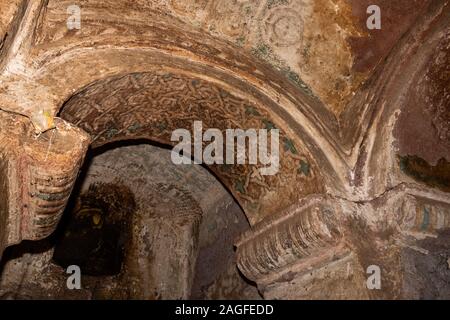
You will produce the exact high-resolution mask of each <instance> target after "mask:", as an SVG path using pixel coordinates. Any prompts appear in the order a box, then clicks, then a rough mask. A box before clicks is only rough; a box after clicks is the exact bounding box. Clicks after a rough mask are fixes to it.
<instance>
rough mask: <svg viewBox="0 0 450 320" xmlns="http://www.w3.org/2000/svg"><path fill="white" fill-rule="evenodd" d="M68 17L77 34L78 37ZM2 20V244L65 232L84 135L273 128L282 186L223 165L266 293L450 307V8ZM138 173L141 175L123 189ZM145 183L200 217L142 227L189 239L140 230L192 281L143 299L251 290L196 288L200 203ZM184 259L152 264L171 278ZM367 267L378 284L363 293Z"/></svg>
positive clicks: (139, 6) (218, 277)
mask: <svg viewBox="0 0 450 320" xmlns="http://www.w3.org/2000/svg"><path fill="white" fill-rule="evenodd" d="M73 4H76V5H79V7H80V8H81V28H80V29H74V30H69V29H68V27H67V19H68V18H69V15H70V13H68V12H67V8H68V7H69V6H70V5H73ZM371 4H376V5H378V6H379V7H380V8H381V13H382V28H381V30H368V29H367V27H366V20H367V17H368V15H367V13H366V12H367V11H366V10H367V7H368V6H369V5H371ZM0 7H1V9H2V10H1V13H0V19H1V21H0V124H1V126H0V142H1V144H0V192H1V194H0V241H1V242H0V249H3V248H5V247H6V246H9V245H12V244H16V243H19V242H20V241H21V240H26V239H28V240H37V239H41V238H45V237H46V236H47V235H49V234H50V233H51V232H52V231H53V230H54V229H55V228H56V224H57V222H58V219H59V218H60V216H61V213H62V211H63V209H64V207H65V204H66V202H67V199H68V197H69V194H70V191H71V189H72V186H73V184H74V182H75V180H76V177H77V175H78V171H79V168H80V164H81V162H82V160H83V157H84V155H85V153H86V149H87V147H88V145H89V143H90V141H91V143H90V145H91V146H92V148H103V147H105V146H108V145H111V144H112V145H114V144H115V143H120V142H123V141H136V140H139V141H141V142H142V141H143V140H145V141H153V142H156V143H159V144H162V145H165V146H168V145H170V133H171V132H172V131H173V130H174V129H179V128H186V129H191V128H192V124H193V122H194V121H196V120H201V121H203V124H204V130H206V129H208V128H218V129H220V130H225V129H227V128H241V129H248V128H254V129H263V128H266V129H271V128H278V129H280V133H281V140H280V142H281V152H280V171H279V173H278V174H276V175H274V176H261V175H259V174H258V170H257V169H258V166H257V165H239V166H220V165H218V166H213V167H211V168H210V169H211V171H212V172H213V173H214V174H215V175H216V176H217V177H218V179H220V181H221V182H222V183H223V184H224V185H225V186H226V188H227V189H228V190H229V191H230V192H231V194H232V195H233V196H234V198H235V199H236V200H237V202H238V204H239V205H240V207H241V208H242V209H243V211H244V214H245V216H246V217H247V219H248V221H249V223H250V225H251V229H250V230H248V231H246V232H243V230H240V229H239V232H237V231H236V230H235V231H236V232H235V231H233V232H231V233H228V236H229V237H231V235H233V238H236V246H237V250H236V251H237V258H236V259H237V261H235V263H236V265H237V266H239V268H240V270H241V272H242V273H243V275H244V276H246V277H247V278H248V280H250V281H253V282H255V283H256V284H257V286H258V289H259V290H260V292H261V293H262V294H263V296H264V297H265V298H302V299H309V298H342V299H345V298H360V299H366V298H374V299H376V298H388V299H397V298H404V297H413V298H430V297H432V298H445V297H448V296H449V291H450V286H449V285H448V280H445V279H448V272H449V270H448V268H447V269H446V265H447V261H448V258H449V256H450V248H449V246H448V241H446V239H448V234H449V232H450V231H449V229H450V227H449V214H450V213H449V212H450V196H449V192H450V144H449V110H450V103H449V92H448V90H449V63H448V62H449V36H450V24H449V21H450V3H449V1H448V0H426V1H420V0H414V1H411V0H397V1H389V0H373V1H372V0H371V1H369V0H367V1H366V0H363V1H360V0H267V1H252V0H232V1H229V0H200V1H198V0H154V1H148V0H138V1H131V0H130V1H128V0H123V1H112V0H103V1H101V0H84V1H76V3H74V2H73V1H56V0H55V1H54V0H49V1H44V0H36V1H25V0H24V1H1V0H0ZM131 160H132V159H129V158H127V157H124V158H123V159H122V161H123V163H124V164H126V163H132V162H131ZM141 175H142V172H133V173H130V175H129V177H130V181H134V179H138V178H139V177H140V176H141ZM153 175H155V176H158V175H157V174H156V173H151V172H149V173H148V176H145V179H149V180H151V177H152V176H153ZM110 176H113V175H110ZM192 177H193V178H192V179H195V178H194V177H196V175H195V174H194V173H193V175H192ZM163 182H164V181H162V182H161V183H163ZM108 183H110V182H108ZM135 186H136V185H134V187H135ZM127 188H128V189H130V190H132V189H133V186H131V185H130V186H128V187H127ZM149 188H150V187H149ZM167 188H168V189H167ZM151 189H152V190H153V191H152V192H153V193H152V194H153V195H154V197H155V199H159V200H160V199H179V200H180V201H181V200H182V199H185V200H186V201H187V202H183V201H181V202H174V203H176V204H174V203H170V204H168V205H167V208H173V210H174V211H177V210H176V208H177V205H178V206H179V208H178V209H180V208H185V207H186V210H185V211H186V217H189V218H187V219H186V221H184V220H185V219H184V218H183V217H184V214H182V213H180V211H177V212H178V213H180V214H179V215H178V214H174V215H173V216H171V217H170V218H166V217H165V216H164V215H162V216H158V215H155V216H148V217H146V216H145V215H142V216H141V217H142V218H141V220H137V221H134V220H133V221H132V222H131V224H130V225H131V226H135V227H138V229H145V228H148V230H153V232H156V231H155V230H160V231H161V233H162V234H164V235H168V233H169V232H168V230H169V229H168V228H172V227H176V228H178V229H176V230H178V233H177V234H179V236H178V237H176V238H172V239H170V237H169V238H168V239H167V240H164V241H167V242H164V241H163V240H161V239H159V238H152V236H148V237H145V239H153V240H152V241H153V242H152V243H153V245H154V247H152V248H154V250H156V251H158V250H160V249H158V248H163V247H164V245H166V244H167V245H169V246H172V247H173V248H178V249H177V250H176V251H177V252H178V253H177V255H176V258H174V259H175V261H178V263H177V264H176V265H177V267H176V269H177V277H179V278H177V279H180V280H179V281H178V280H177V281H173V282H170V281H169V280H167V281H168V282H167V283H169V282H170V285H169V287H170V289H168V288H169V287H167V288H165V289H162V288H160V287H158V286H156V287H152V285H150V284H149V286H148V287H146V288H144V289H142V290H141V289H139V290H141V291H139V292H140V293H139V294H140V295H139V296H140V297H145V298H158V297H160V298H166V297H187V296H189V294H192V295H193V296H195V295H197V296H199V295H200V296H201V297H204V298H214V297H225V296H226V295H225V293H227V292H228V295H227V297H235V296H236V295H239V294H241V293H242V294H243V295H245V294H244V293H243V292H248V291H247V289H245V287H244V286H243V287H240V285H242V283H239V278H234V274H233V271H234V269H233V266H231V267H230V266H229V265H228V264H226V265H227V268H225V269H227V270H228V271H227V272H228V275H227V272H225V271H224V272H222V271H221V272H220V274H218V273H217V274H216V273H214V274H213V275H209V276H205V277H206V278H208V279H210V280H211V281H212V282H214V283H215V284H214V285H212V286H209V284H210V283H211V281H209V280H208V288H206V289H205V290H203V289H204V288H203V289H201V288H199V287H198V286H197V287H196V285H195V284H194V282H195V281H194V280H192V279H197V282H196V283H200V282H201V280H199V279H198V274H197V275H196V274H195V269H194V267H193V265H195V264H197V268H201V267H198V266H199V265H198V261H200V260H201V259H203V258H204V259H205V261H206V260H207V257H206V256H202V252H201V247H202V246H201V244H199V242H198V239H197V238H196V237H197V235H198V234H199V231H198V230H199V228H200V229H201V228H202V227H201V223H200V220H197V219H198V218H196V217H198V216H199V215H198V214H197V212H198V210H200V209H201V210H203V209H204V208H203V207H202V205H201V204H199V202H197V204H195V203H194V202H195V201H194V202H191V201H190V200H188V199H190V197H193V196H194V195H189V192H187V191H186V190H184V191H183V190H182V189H180V188H178V187H177V188H172V187H170V186H168V185H164V186H162V185H160V184H158V183H156V182H151ZM158 190H159V191H158ZM168 190H174V191H173V192H175V193H174V195H172V198H171V193H170V192H169V191H168ZM204 190H205V191H204V192H205V193H206V192H207V193H208V194H214V191H213V190H208V189H204ZM137 191H139V190H136V192H137ZM136 192H135V191H133V193H134V194H136ZM178 192H179V193H178ZM166 197H167V198H166ZM149 199H151V197H150V198H149ZM149 199H148V200H149ZM159 200H158V201H159ZM158 201H157V202H158ZM189 203H190V204H189ZM236 205H237V204H236ZM163 207H165V206H161V207H159V209H158V211H161V210H163V209H164V208H163ZM199 208H200V209H199ZM91 209H92V208H91ZM94 209H95V208H94ZM97 209H98V208H97ZM141 209H142V208H141ZM94 211H95V210H94ZM144 211H145V210H144ZM163 211H164V210H163ZM145 212H147V213H148V211H145ZM177 217H178V218H177ZM178 219H180V220H178ZM180 221H182V222H180ZM167 224H169V225H167ZM200 233H201V232H200ZM235 233H236V234H235ZM238 235H239V237H237V236H238ZM136 236H137V235H136ZM137 237H138V236H137ZM139 237H140V236H139ZM139 237H138V238H136V239H135V240H136V241H137V239H141V240H142V239H143V238H139ZM180 239H184V240H183V242H182V243H178V242H177V241H178V240H180ZM227 239H228V238H227ZM137 242H139V241H137ZM146 250H152V249H151V248H149V247H145V248H144V247H141V246H137V247H135V248H134V249H132V250H131V251H130V252H147V251H146ZM199 250H200V251H199ZM211 254H212V253H211ZM197 257H202V258H201V259H200V258H198V259H200V260H198V261H197V260H196V259H197ZM136 259H138V257H133V258H132V259H131V260H130V261H128V262H127V263H129V264H130V265H133V263H136V261H137V260H136ZM171 259H172V258H169V257H165V256H159V255H157V258H156V260H158V261H159V262H160V263H162V264H164V265H165V266H167V265H170V264H172V263H173V260H171ZM186 259H187V260H186ZM195 261H197V263H196V262H195ZM230 261H231V260H230ZM155 263H157V262H155V261H153V260H152V261H151V262H150V261H148V260H146V262H145V264H148V265H149V267H148V268H145V270H146V271H148V274H157V277H158V278H161V279H167V277H168V275H167V273H165V272H166V270H160V269H158V270H155V269H154V266H155V265H156V264H155ZM217 265H219V264H217ZM373 265H376V266H379V267H380V269H381V275H382V287H381V289H380V290H369V289H368V288H367V286H366V279H367V274H366V270H367V268H368V267H369V266H373ZM197 270H198V269H197ZM230 270H231V271H230ZM429 270H435V271H436V272H429ZM144 273H145V272H144ZM125 274H127V275H131V274H132V273H131V271H130V272H129V273H126V272H125ZM139 277H143V276H142V271H141V272H140V276H137V278H138V279H140V280H139V281H141V278H139ZM149 279H150V278H149ZM236 279H237V280H236ZM148 281H150V280H148ZM192 281H193V282H192ZM115 283H116V284H117V283H119V282H117V281H116V282H115ZM144 283H151V281H150V282H144ZM224 283H228V284H229V287H227V288H224V287H222V285H224V286H226V285H225V284H224ZM200 287H201V286H200ZM150 288H152V289H151V290H150ZM228 289H229V290H228ZM241 289H242V290H241ZM146 290H147V291H146ZM148 290H150V291H148ZM152 292H157V293H158V294H159V295H157V294H155V295H153V296H152ZM199 292H201V293H199ZM131 296H132V295H131Z"/></svg>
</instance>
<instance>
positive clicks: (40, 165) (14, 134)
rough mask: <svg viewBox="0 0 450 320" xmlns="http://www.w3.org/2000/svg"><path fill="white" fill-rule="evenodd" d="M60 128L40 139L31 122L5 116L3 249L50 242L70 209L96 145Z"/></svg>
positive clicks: (0, 154)
mask: <svg viewBox="0 0 450 320" xmlns="http://www.w3.org/2000/svg"><path fill="white" fill-rule="evenodd" d="M55 125H56V128H55V129H54V130H50V131H47V132H45V133H43V134H41V135H40V136H35V135H34V134H33V132H34V128H33V126H32V125H31V122H30V121H29V120H28V119H27V118H25V117H22V116H19V115H14V114H10V113H5V112H0V179H1V183H0V235H1V239H0V249H4V248H5V247H6V246H9V245H12V244H17V243H19V242H20V241H22V240H37V239H42V238H44V237H46V236H48V235H49V234H50V233H52V232H53V231H54V229H55V227H56V225H57V223H58V222H59V219H60V216H61V214H62V212H63V210H64V208H65V206H66V204H67V200H68V199H69V196H70V193H71V191H72V188H73V185H74V183H75V180H76V178H77V175H78V171H79V168H80V166H81V164H82V161H83V159H84V155H85V153H86V151H87V148H88V146H89V142H90V139H89V137H88V135H87V134H86V133H85V132H83V131H82V130H80V129H78V128H76V127H74V126H72V125H70V124H68V123H67V122H65V121H63V120H60V119H56V122H55ZM1 251H2V250H1ZM1 251H0V252H1Z"/></svg>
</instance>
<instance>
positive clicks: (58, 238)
mask: <svg viewBox="0 0 450 320" xmlns="http://www.w3.org/2000/svg"><path fill="white" fill-rule="evenodd" d="M142 144H147V145H152V146H155V147H158V148H162V149H171V146H168V145H164V144H160V143H157V142H154V141H151V140H148V139H134V140H122V141H115V142H111V143H108V144H105V145H103V146H101V147H98V148H95V149H90V150H89V151H88V153H87V155H86V158H85V161H84V163H83V166H82V167H81V169H80V173H79V176H78V179H77V180H76V183H75V185H74V188H73V191H72V193H71V196H70V198H69V201H68V204H67V206H66V209H65V211H64V213H63V215H62V217H61V220H60V221H59V223H58V225H57V227H56V229H55V231H54V232H53V233H52V234H51V235H50V236H48V237H47V238H45V239H42V240H37V241H30V240H24V241H22V242H21V243H19V244H16V245H13V246H10V247H8V248H7V249H6V250H5V251H4V254H3V256H2V258H1V261H0V277H1V276H2V274H3V271H4V268H5V266H6V264H7V263H8V262H9V261H12V260H15V259H18V258H21V257H23V256H24V255H27V254H31V255H35V254H43V253H45V252H48V251H49V250H51V249H55V251H59V252H64V251H66V250H64V247H63V248H61V249H60V250H58V246H59V245H61V243H62V242H64V241H65V237H66V236H65V235H66V234H67V231H70V230H71V225H73V219H74V215H73V213H74V211H75V208H76V206H77V199H78V198H79V196H80V194H81V188H82V185H83V182H84V181H85V179H86V177H87V174H88V168H89V167H90V166H91V164H92V162H93V159H94V158H95V157H97V156H99V155H101V154H103V153H105V152H107V151H109V150H113V149H117V148H121V147H126V146H137V145H142ZM202 167H204V168H205V169H206V170H207V171H208V173H209V174H211V175H213V176H214V178H215V179H216V180H217V181H218V182H219V183H220V184H221V185H222V186H223V187H224V189H225V190H227V192H228V193H229V194H230V196H231V197H232V198H233V200H234V201H235V202H236V204H237V205H238V206H239V208H240V210H241V211H242V212H244V210H243V209H242V207H241V205H240V204H239V202H238V201H237V200H236V199H235V197H234V196H233V195H232V194H231V192H230V191H229V189H228V187H227V186H225V185H224V184H223V182H222V181H221V179H220V178H218V177H217V175H216V174H215V173H214V172H213V171H212V170H211V169H210V168H209V167H208V166H206V165H202ZM244 216H245V215H244ZM245 220H246V221H247V223H248V220H247V217H245ZM69 233H70V232H69ZM66 242H67V241H66ZM233 250H234V251H235V250H236V248H233ZM51 262H52V263H54V264H56V265H59V266H60V267H63V268H66V267H67V266H68V265H70V264H77V261H75V260H72V262H73V263H71V260H70V259H64V258H62V259H61V258H59V259H58V257H57V258H56V259H55V255H54V256H53V259H52V261H51ZM91 263H93V264H98V261H91ZM77 265H78V264H77ZM83 269H85V270H86V269H89V268H82V269H81V270H83ZM110 269H111V270H108V266H106V270H100V271H98V270H97V271H95V272H88V274H87V275H91V276H104V275H115V274H118V273H120V271H121V270H120V266H119V268H117V266H115V267H113V268H110ZM236 269H237V272H238V274H239V275H240V277H241V278H242V279H243V280H244V281H245V282H246V283H247V284H248V285H251V286H254V287H256V284H255V283H254V282H252V281H250V280H249V279H247V278H246V277H245V276H244V275H243V274H242V273H241V272H240V270H239V269H238V268H237V267H236ZM82 273H83V274H86V272H85V271H84V272H83V271H82Z"/></svg>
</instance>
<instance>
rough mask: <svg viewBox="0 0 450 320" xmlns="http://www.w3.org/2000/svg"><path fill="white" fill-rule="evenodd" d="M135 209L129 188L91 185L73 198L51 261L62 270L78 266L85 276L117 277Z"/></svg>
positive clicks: (111, 185)
mask: <svg viewBox="0 0 450 320" xmlns="http://www.w3.org/2000/svg"><path fill="white" fill-rule="evenodd" d="M134 209H135V201H134V195H133V194H132V193H131V191H130V190H128V188H126V187H124V186H121V185H113V184H93V185H91V186H90V187H89V189H88V191H87V192H86V193H84V194H82V195H81V196H80V197H79V198H78V199H76V203H75V204H74V206H73V208H72V209H71V212H70V216H69V219H68V221H67V225H66V227H65V229H64V234H63V235H62V236H61V240H60V241H59V242H58V243H57V244H56V246H55V251H54V254H53V261H54V262H55V263H56V264H58V265H60V266H62V267H63V268H67V267H68V266H70V265H77V266H79V267H80V268H81V270H82V273H83V274H85V275H91V276H106V275H117V274H119V273H120V271H121V267H122V262H123V258H124V250H125V244H126V241H127V238H128V237H129V230H130V218H131V215H132V214H133V211H134Z"/></svg>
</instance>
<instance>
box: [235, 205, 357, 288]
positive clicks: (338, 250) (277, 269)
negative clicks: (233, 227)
mask: <svg viewBox="0 0 450 320" xmlns="http://www.w3.org/2000/svg"><path fill="white" fill-rule="evenodd" d="M339 217H340V214H339V209H338V208H337V207H336V205H335V204H334V203H333V202H332V201H331V200H330V199H327V198H325V197H319V196H314V197H312V198H309V199H308V200H305V201H302V202H301V203H300V204H298V205H296V206H294V207H291V208H290V209H289V210H288V211H287V212H286V211H284V212H281V213H280V214H278V215H275V216H273V217H272V218H271V219H267V220H265V221H264V222H262V223H260V224H258V225H256V226H255V227H254V228H253V229H252V230H251V231H249V232H247V233H245V234H244V235H243V236H242V237H241V238H240V239H239V240H238V242H237V244H236V246H237V256H238V267H239V269H240V270H241V272H242V273H243V274H244V275H245V276H246V277H247V278H249V279H250V280H252V281H255V282H256V283H257V284H258V286H259V287H260V288H261V287H264V286H265V285H266V284H268V283H270V282H273V281H277V280H278V279H283V278H285V277H289V276H290V275H291V274H292V273H298V272H301V271H302V270H306V269H308V268H309V267H311V266H312V265H317V264H321V263H324V262H325V261H332V260H333V259H335V258H336V257H340V256H343V255H345V254H346V253H348V250H347V249H346V248H345V245H344V241H343V231H342V229H341V227H340V223H339V220H340V218H339Z"/></svg>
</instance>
